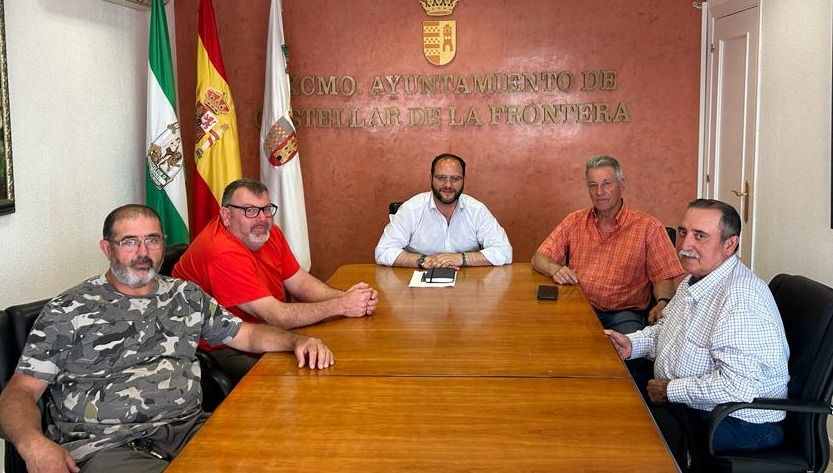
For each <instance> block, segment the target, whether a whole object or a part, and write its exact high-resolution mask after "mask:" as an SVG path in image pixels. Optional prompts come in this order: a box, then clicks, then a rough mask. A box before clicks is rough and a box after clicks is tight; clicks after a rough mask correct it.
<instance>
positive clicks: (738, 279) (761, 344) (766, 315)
mask: <svg viewBox="0 0 833 473" xmlns="http://www.w3.org/2000/svg"><path fill="white" fill-rule="evenodd" d="M690 279H691V276H688V277H687V278H685V279H684V280H683V282H681V283H680V285H679V287H678V288H677V293H676V294H675V295H674V298H673V299H671V302H669V303H668V305H667V306H666V307H665V309H664V310H663V317H662V318H661V319H660V321H659V322H658V323H657V324H656V325H653V326H650V327H646V328H645V329H643V330H640V331H639V332H636V333H632V334H629V335H628V337H629V338H630V339H631V342H632V343H633V351H632V353H631V358H639V357H643V356H647V357H648V358H653V359H654V360H655V361H654V375H655V377H656V378H658V379H669V380H671V381H670V382H669V383H668V401H669V402H679V403H683V404H686V405H687V406H689V407H692V408H694V409H701V410H706V411H710V410H712V409H713V408H714V407H715V406H716V405H717V404H720V403H723V402H732V401H740V402H749V401H752V399H754V398H757V397H765V398H785V397H786V396H787V381H789V379H790V377H789V374H788V373H787V360H788V359H789V354H790V352H789V346H788V345H787V340H786V338H785V336H784V326H783V324H782V322H781V316H780V315H779V313H778V307H777V306H776V305H775V300H774V299H773V298H772V293H771V292H770V291H769V288H768V287H767V285H766V283H764V282H763V281H762V280H761V279H760V278H758V277H757V276H755V275H754V274H753V273H752V271H750V270H749V268H747V267H746V266H745V265H744V264H743V263H741V261H740V260H739V259H738V258H737V256H731V257H730V258H729V259H727V260H726V261H724V262H723V263H722V264H721V265H720V266H718V267H717V268H716V269H715V270H714V271H712V272H711V273H709V274H708V275H707V276H706V277H704V278H703V279H701V280H700V281H698V282H697V283H695V284H693V285H689V281H690ZM731 415H732V416H734V417H737V418H739V419H742V420H745V421H747V422H754V423H762V422H777V421H780V420H782V419H783V418H784V416H785V414H784V412H781V411H768V410H753V409H743V410H740V411H736V412H734V413H732V414H731Z"/></svg>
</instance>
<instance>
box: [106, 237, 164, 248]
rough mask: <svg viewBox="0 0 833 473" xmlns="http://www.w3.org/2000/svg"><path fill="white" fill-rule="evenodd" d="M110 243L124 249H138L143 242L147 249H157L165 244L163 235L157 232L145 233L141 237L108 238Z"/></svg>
mask: <svg viewBox="0 0 833 473" xmlns="http://www.w3.org/2000/svg"><path fill="white" fill-rule="evenodd" d="M110 243H112V244H114V245H116V246H119V247H121V248H122V249H125V250H138V249H139V246H140V245H141V244H142V243H144V244H145V246H146V247H147V249H149V250H158V249H159V248H161V247H162V246H163V245H164V244H165V237H164V236H162V235H158V234H152V235H145V236H143V237H135V236H130V237H124V238H122V239H121V240H110Z"/></svg>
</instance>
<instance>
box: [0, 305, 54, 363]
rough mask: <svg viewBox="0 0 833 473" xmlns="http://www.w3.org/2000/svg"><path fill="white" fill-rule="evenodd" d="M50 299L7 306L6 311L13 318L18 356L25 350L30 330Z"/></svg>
mask: <svg viewBox="0 0 833 473" xmlns="http://www.w3.org/2000/svg"><path fill="white" fill-rule="evenodd" d="M49 300H50V299H43V300H40V301H35V302H29V303H27V304H20V305H13V306H11V307H7V308H6V312H7V313H8V314H9V318H10V319H11V324H12V330H13V331H14V339H15V346H16V347H17V353H18V356H19V354H20V353H22V352H23V347H24V346H25V345H26V338H27V337H28V336H29V332H31V331H32V325H34V324H35V320H36V319H37V318H38V315H40V312H41V310H43V306H45V305H46V303H47V302H49Z"/></svg>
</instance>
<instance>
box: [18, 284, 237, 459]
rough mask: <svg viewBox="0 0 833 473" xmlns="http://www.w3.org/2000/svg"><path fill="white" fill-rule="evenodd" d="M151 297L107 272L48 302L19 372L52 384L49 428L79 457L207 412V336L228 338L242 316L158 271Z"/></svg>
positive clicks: (221, 340) (216, 341)
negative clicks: (111, 279)
mask: <svg viewBox="0 0 833 473" xmlns="http://www.w3.org/2000/svg"><path fill="white" fill-rule="evenodd" d="M157 282H158V285H157V289H156V291H155V292H154V293H152V294H151V295H149V296H143V297H137V296H127V295H124V294H121V293H119V292H118V291H116V289H115V288H114V287H113V286H112V285H111V284H110V283H108V282H107V278H106V277H105V276H104V275H101V276H96V277H93V278H90V279H88V280H86V281H84V282H83V283H81V284H80V285H78V286H76V287H74V288H72V289H70V290H69V291H67V292H66V293H64V294H62V295H60V296H58V297H56V298H55V299H53V300H52V301H50V302H49V303H48V304H47V305H46V307H44V309H43V312H41V314H40V316H39V317H38V319H37V321H35V324H34V327H33V328H32V332H31V333H30V335H29V338H28V339H27V341H26V346H25V348H24V350H23V355H22V357H21V359H20V363H19V364H18V365H17V370H16V372H17V373H22V374H25V375H29V376H33V377H35V378H38V379H41V380H43V381H45V382H47V383H48V384H49V388H48V389H49V394H50V396H49V401H48V409H49V414H50V416H51V420H52V424H50V426H49V428H48V435H49V436H50V437H51V438H52V439H53V440H55V441H56V442H58V443H60V444H61V445H63V446H64V448H66V449H67V450H68V451H69V452H70V453H71V454H72V456H73V457H74V458H75V459H76V460H83V459H85V458H86V457H87V456H88V455H90V454H91V453H93V452H96V451H98V450H101V449H103V448H107V447H111V446H116V445H121V444H124V443H127V442H130V441H132V440H135V439H137V438H140V437H144V436H147V435H149V434H151V433H152V432H154V431H155V430H156V429H157V428H158V427H159V426H160V425H163V424H167V423H170V422H176V421H179V420H184V419H188V418H191V417H192V416H195V415H199V414H200V413H201V412H202V407H201V404H202V391H201V389H200V365H199V362H198V361H197V359H196V357H195V353H196V349H197V343H198V342H199V340H200V338H203V339H205V340H206V341H207V342H208V343H210V344H212V345H217V344H221V343H227V342H229V341H230V340H231V339H232V338H233V337H234V336H235V335H236V334H237V332H238V330H240V326H241V324H242V322H241V320H240V319H239V318H237V317H236V316H234V315H232V314H230V313H229V312H227V311H226V310H225V309H223V308H222V307H221V306H220V305H219V304H218V303H217V301H215V300H214V299H213V298H212V297H210V296H208V295H207V294H206V293H205V292H203V291H202V290H201V289H200V288H199V287H198V286H196V285H195V284H193V283H190V282H187V281H183V280H180V279H173V278H168V277H159V278H158V279H157Z"/></svg>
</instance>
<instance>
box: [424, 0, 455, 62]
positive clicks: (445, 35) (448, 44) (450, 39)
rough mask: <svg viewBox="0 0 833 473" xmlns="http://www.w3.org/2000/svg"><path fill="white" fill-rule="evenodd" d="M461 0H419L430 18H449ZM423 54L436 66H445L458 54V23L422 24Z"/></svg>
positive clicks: (431, 21) (433, 22) (430, 22)
mask: <svg viewBox="0 0 833 473" xmlns="http://www.w3.org/2000/svg"><path fill="white" fill-rule="evenodd" d="M458 1H460V0H419V3H420V5H422V8H423V9H424V10H425V13H427V14H428V16H448V15H451V14H452V13H453V12H454V7H455V6H457V2H458ZM422 53H423V54H424V55H425V59H427V60H428V62H430V63H431V64H434V65H435V66H444V65H446V64H448V63H449V62H451V60H452V59H454V56H455V55H456V54H457V22H456V21H454V20H430V21H423V22H422Z"/></svg>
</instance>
